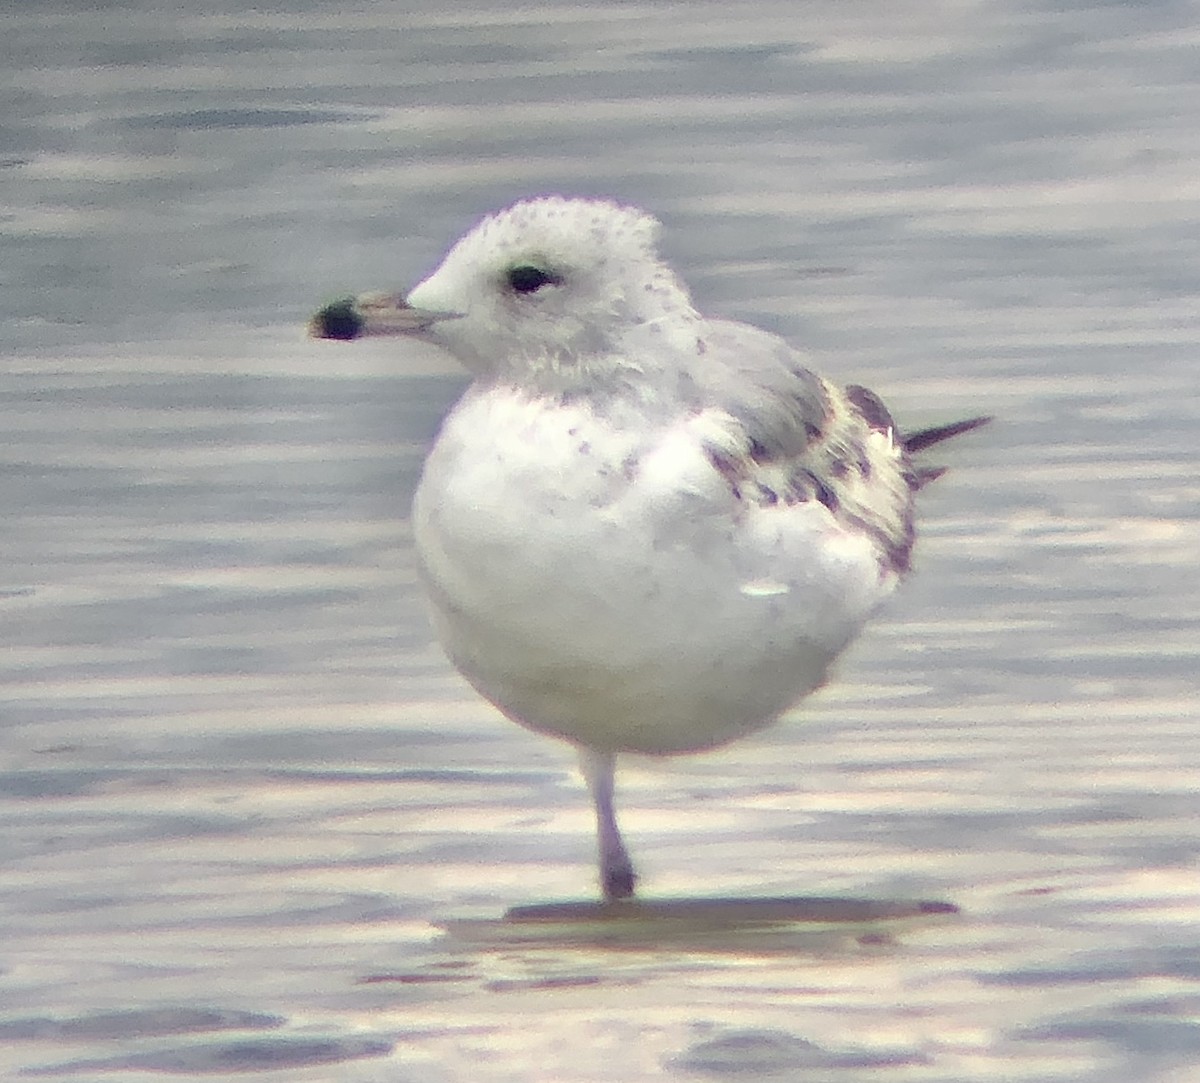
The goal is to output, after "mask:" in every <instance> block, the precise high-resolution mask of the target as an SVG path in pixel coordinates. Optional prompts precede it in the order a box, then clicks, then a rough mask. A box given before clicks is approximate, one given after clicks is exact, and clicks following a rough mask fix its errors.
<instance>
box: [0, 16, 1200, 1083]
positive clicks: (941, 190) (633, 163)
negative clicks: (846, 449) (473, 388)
mask: <svg viewBox="0 0 1200 1083" xmlns="http://www.w3.org/2000/svg"><path fill="white" fill-rule="evenodd" d="M0 29H2V31H3V32H2V33H0V54H2V55H3V64H2V66H0V287H2V289H0V327H2V328H3V344H2V345H0V349H2V350H3V357H4V365H3V373H2V375H0V425H2V429H0V433H2V435H0V508H2V509H3V514H2V516H0V552H3V553H4V555H5V562H4V575H3V581H2V582H0V613H2V619H0V645H2V647H3V650H2V651H0V672H2V673H3V678H4V680H3V684H2V686H0V757H2V762H0V811H2V818H0V862H2V865H0V867H2V869H3V874H2V877H0V937H2V942H0V1075H2V1076H3V1078H6V1079H7V1078H12V1079H24V1078H46V1079H71V1080H87V1081H96V1083H101V1081H104V1083H107V1081H114V1080H119V1081H122V1083H124V1081H136V1080H150V1079H162V1078H164V1077H168V1078H170V1077H175V1076H178V1077H182V1078H188V1079H195V1080H214V1081H215V1080H228V1079H236V1078H243V1077H245V1078H255V1079H279V1080H288V1081H291V1080H298V1081H313V1080H330V1081H334V1080H337V1081H342V1080H345V1081H351V1083H353V1081H370V1083H382V1081H385V1080H386V1081H389V1083H390V1081H399V1083H406V1081H449V1080H486V1081H493V1080H495V1081H501V1080H504V1081H508V1080H512V1081H518V1080H519V1081H528V1080H539V1081H540V1080H546V1081H556V1083H558V1081H599V1080H620V1081H624V1080H631V1081H637V1080H658V1079H674V1080H683V1081H688V1080H713V1079H716V1080H734V1079H745V1078H754V1079H785V1080H800V1081H818V1080H819V1081H826V1080H828V1081H832V1083H846V1081H856V1083H857V1081H860V1080H896V1081H904V1083H908V1081H920V1083H933V1081H938V1083H967V1081H971V1083H973V1081H976V1080H980V1081H982V1080H1005V1081H1009V1080H1022V1081H1023V1080H1038V1081H1043V1080H1044V1081H1067V1080H1072V1081H1074V1080H1087V1081H1104V1083H1141V1081H1150V1080H1152V1081H1163V1083H1182V1081H1191V1080H1200V883H1198V880H1197V865H1198V864H1200V860H1198V857H1200V819H1198V816H1197V811H1198V808H1197V767H1198V766H1200V739H1198V736H1197V713H1198V711H1197V701H1198V697H1197V661H1198V655H1200V636H1198V630H1200V629H1198V622H1197V611H1198V609H1200V586H1198V582H1200V576H1198V575H1197V563H1198V557H1200V524H1198V522H1197V519H1198V517H1200V482H1198V480H1197V458H1198V456H1197V452H1198V451H1200V407H1198V405H1197V384H1198V379H1197V375H1196V356H1197V353H1198V347H1200V327H1198V322H1197V314H1198V312H1200V307H1198V304H1197V298H1198V296H1200V180H1198V179H1197V178H1200V87H1198V86H1197V82H1198V76H1200V49H1198V45H1200V8H1198V6H1197V5H1196V4H1195V3H1182V2H1156V3H1145V4H1117V3H1083V2H1080V3H1049V2H1018V0H1002V2H997V3H989V4H980V3H968V2H964V0H944V2H938V0H930V2H922V3H918V4H911V5H909V4H898V5H884V4H878V3H863V2H856V0H838V2H833V0H816V2H813V3H805V4H789V3H781V2H779V3H765V2H764V3H759V2H751V3H746V4H740V5H735V4H729V3H725V4H709V3H694V4H669V3H642V4H637V3H616V2H609V3H597V4H591V5H586V6H583V5H562V6H552V5H537V4H530V5H513V4H500V3H494V2H475V3H459V4H433V5H421V6H417V5H409V4H404V3H395V4H388V3H381V2H370V3H361V2H360V3H350V4H343V5H334V6H330V5H325V4H321V5H318V4H304V3H279V4H260V5H251V4H239V3H233V2H224V3H215V2H200V3H197V4H191V5H188V6H187V7H186V9H185V8H184V7H183V6H182V5H169V4H164V3H161V2H146V3H131V2H127V3H120V2H115V3H107V4H81V3H46V4H39V5H32V4H31V5H7V6H6V7H5V9H4V11H3V12H2V13H0ZM549 191H562V192H568V193H577V194H603V195H610V196H615V197H618V198H620V199H623V200H627V201H631V202H634V203H638V204H640V205H643V206H646V207H648V208H649V209H651V210H653V211H654V212H655V213H656V214H658V215H659V216H660V217H662V218H663V219H664V222H665V223H666V233H665V242H664V244H665V249H666V251H667V253H668V255H669V256H670V258H671V259H672V260H673V261H674V262H675V264H676V265H677V267H678V268H679V269H680V270H681V272H682V273H683V274H684V276H685V277H686V278H687V279H688V281H689V282H690V283H691V284H692V286H693V287H694V290H695V293H696V296H697V299H698V301H699V303H700V304H701V307H702V308H704V309H705V310H707V311H710V312H713V313H716V314H720V315H724V316H731V317H738V318H743V319H748V320H751V321H753V322H756V323H759V324H762V325H764V326H768V327H771V328H772V329H775V330H778V331H780V332H782V333H785V334H787V335H789V336H790V337H791V338H793V339H794V341H796V342H797V343H799V344H802V345H804V346H805V348H807V349H809V350H810V351H811V352H812V354H813V357H814V364H815V365H816V367H818V368H820V369H821V370H822V371H824V372H826V373H828V374H830V375H833V376H835V377H837V378H839V379H843V380H845V381H856V382H862V383H865V384H867V385H868V386H871V387H873V388H874V389H876V390H877V391H878V392H879V393H880V394H882V395H883V396H884V397H885V398H886V399H887V401H888V402H889V404H890V405H891V406H892V408H893V411H894V413H895V414H896V415H897V416H898V417H899V418H900V419H902V421H903V422H904V423H906V424H909V425H920V424H926V423H934V422H937V421H942V420H947V419H950V418H954V417H958V416H960V415H965V414H971V413H978V412H981V411H984V412H990V413H994V414H995V415H996V416H997V421H996V423H995V424H994V425H993V426H992V427H991V428H990V429H988V430H987V431H985V432H984V433H981V434H979V435H977V436H974V437H971V438H969V439H965V440H963V441H961V442H960V443H959V444H958V446H955V447H953V448H949V447H948V448H947V449H946V450H945V452H944V454H943V455H942V456H941V457H942V460H943V461H945V462H947V463H949V464H950V465H951V466H952V471H951V473H949V474H948V475H947V477H946V478H945V479H944V480H943V481H941V482H939V484H938V485H937V486H934V487H932V488H931V489H929V490H928V491H927V493H926V494H925V495H924V496H923V506H922V511H923V529H924V535H923V541H922V544H921V548H920V552H919V559H918V567H917V572H916V574H915V575H914V577H913V578H912V580H911V582H910V583H909V584H908V585H907V587H906V588H905V589H904V590H903V591H902V592H901V594H900V595H899V596H898V597H897V598H896V599H895V601H894V602H893V604H892V605H891V606H890V607H889V608H888V610H887V611H886V612H885V613H884V614H883V615H882V616H881V617H880V618H879V619H878V620H877V621H876V622H875V623H874V624H873V625H872V627H871V629H870V630H869V631H868V632H867V634H866V635H864V637H863V638H862V640H861V641H860V642H859V643H858V644H857V645H856V646H855V648H854V649H853V650H852V651H851V652H850V654H849V655H848V656H847V657H846V659H845V660H844V662H843V664H842V666H841V668H840V673H839V677H838V679H837V681H836V682H834V683H833V684H832V685H831V686H830V687H829V688H828V689H827V690H825V691H824V692H822V693H821V694H820V695H819V696H817V697H814V698H813V699H812V700H811V701H809V702H808V703H807V704H806V705H804V706H803V708H802V709H801V710H799V711H798V712H796V715H795V717H794V718H793V719H791V720H789V721H788V722H787V723H785V724H784V725H782V726H780V727H778V728H776V729H774V730H772V731H770V732H769V733H766V734H763V735H761V736H759V737H756V738H754V739H752V740H748V741H745V742H742V743H740V744H737V745H734V746H732V747H730V748H728V749H725V750H723V751H721V752H719V753H714V754H711V755H707V756H703V757H693V758H685V759H679V760H673V761H671V762H669V763H665V764H660V763H655V762H647V761H632V762H631V763H629V764H628V765H626V768H625V770H624V772H623V775H622V778H621V792H620V799H621V805H622V808H623V815H624V822H625V826H626V832H627V834H628V836H629V840H630V843H631V845H632V847H633V848H634V851H635V855H636V857H637V858H638V860H639V861H640V864H641V867H642V871H643V874H644V888H645V891H646V893H647V895H649V896H652V897H656V898H660V897H675V896H685V897H690V896H700V897H703V896H714V895H736V894H777V895H791V894H805V893H812V894H846V895H850V896H855V897H868V898H871V897H879V898H886V897H891V896H898V895H899V896H904V895H908V896H920V897H927V898H939V899H948V900H953V901H954V902H956V903H957V904H959V905H960V906H961V907H962V908H963V916H962V917H961V918H960V919H958V920H957V921H952V922H943V923H937V922H931V923H929V924H928V925H927V926H923V925H917V926H916V927H914V928H911V929H908V928H906V929H904V930H901V931H898V932H897V935H896V936H895V937H894V939H893V941H892V942H888V941H887V940H886V939H883V940H879V939H878V938H875V937H867V938H857V937H855V936H854V935H849V934H848V935H846V936H845V937H839V936H838V935H836V934H834V935H832V936H831V937H829V938H825V939H821V938H817V939H814V940H813V942H812V943H811V944H809V945H808V946H807V947H805V946H803V945H801V946H800V947H796V946H795V945H785V944H783V943H782V942H773V941H771V940H770V939H768V940H766V941H764V942H763V943H761V944H759V945H757V946H756V947H754V948H752V949H747V948H746V947H745V946H744V945H741V946H739V945H738V944H736V943H733V942H730V943H720V942H718V943H715V944H708V945H707V946H704V947H697V946H695V945H691V946H683V947H678V946H675V947H672V946H670V945H666V946H663V947H660V948H656V947H655V946H654V945H653V944H647V945H642V946H641V947H640V948H638V949H636V950H626V951H614V950H609V949H603V948H595V947H592V948H588V947H586V946H583V945H580V944H574V943H572V942H570V940H569V939H567V940H564V941H563V942H561V943H556V942H555V941H554V939H553V937H550V938H548V940H547V942H544V943H536V942H535V943H532V944H517V945H513V944H511V943H505V942H503V940H502V939H500V940H498V941H497V942H489V941H488V938H487V936H486V935H485V936H483V938H482V939H478V938H477V939H476V940H469V939H464V938H462V937H457V938H456V937H455V936H454V935H452V934H449V935H448V934H447V933H446V932H445V931H444V929H443V926H444V925H445V923H447V922H452V921H453V920H454V919H456V918H462V917H472V916H473V917H479V918H497V917H499V915H500V914H501V913H502V912H503V911H504V909H505V908H506V907H508V906H510V905H516V904H523V903H530V902H541V901H546V900H551V899H570V898H586V897H588V896H589V895H590V894H591V893H592V892H593V891H594V883H593V877H594V873H593V869H592V845H593V843H592V837H591V821H590V813H589V810H588V807H587V803H586V799H585V797H584V794H583V791H582V788H581V785H580V782H579V779H578V777H577V776H576V774H575V772H574V767H573V762H572V757H571V755H570V752H569V750H568V749H566V748H565V747H563V746H560V745H558V744H556V743H554V742H551V741H548V740H545V739H540V738H537V737H535V736H533V735H531V734H527V733H525V732H524V731H521V730H519V729H517V728H516V727H514V726H512V725H510V724H509V723H507V722H505V721H504V720H502V719H500V718H499V717H498V715H496V713H495V712H494V711H492V710H491V709H490V708H489V707H487V706H486V705H485V704H483V703H481V702H480V701H479V700H478V699H477V698H476V697H474V696H473V694H472V693H471V692H470V690H469V689H468V688H467V687H466V686H465V685H464V684H463V682H462V681H461V680H460V679H459V678H458V677H457V676H456V675H454V674H453V672H452V671H451V670H450V669H449V668H448V666H447V664H446V663H445V662H444V660H443V659H442V656H441V654H440V652H439V651H438V649H437V647H436V645H435V644H434V643H433V642H432V641H431V639H430V634H429V631H428V628H427V625H426V623H425V620H424V616H423V612H422V608H421V602H420V597H419V593H418V591H417V587H416V584H415V580H414V573H413V557H412V550H411V545H410V537H409V529H408V522H407V506H408V500H409V496H410V494H411V490H412V487H413V485H414V482H415V478H416V476H417V472H418V470H419V464H420V461H421V457H422V453H423V449H424V448H425V447H426V446H427V445H428V442H429V440H430V439H431V437H432V435H433V433H434V432H435V431H436V426H437V423H438V418H439V416H440V415H441V414H442V412H443V411H444V410H445V409H446V407H447V406H448V404H449V403H450V402H452V401H453V399H454V397H455V396H456V394H457V393H458V391H459V390H460V388H461V386H462V378H461V376H460V375H457V374H456V373H454V371H453V369H452V367H451V366H449V365H448V364H447V363H446V362H445V361H444V359H441V358H439V357H438V356H437V355H436V354H435V353H434V352H433V351H430V350H426V349H422V348H420V347H415V346H411V345H409V344H403V343H401V344H397V343H382V344H381V343H364V344H355V345H353V346H348V347H342V346H340V345H333V344H326V343H314V342H310V341H307V340H306V339H305V338H304V334H303V325H304V321H305V319H306V318H307V316H308V314H309V313H310V312H311V311H312V310H313V309H314V308H315V307H316V306H317V305H318V304H320V303H322V302H323V301H325V300H327V299H329V298H330V297H335V296H338V295H341V294H344V293H346V292H354V291H357V290H362V289H369V288H378V287H392V288H400V287H404V286H406V285H408V284H410V283H412V282H414V281H415V280H416V279H417V278H419V277H420V276H421V275H423V274H424V273H425V272H426V271H427V270H428V269H429V268H430V267H431V266H432V265H433V264H434V263H436V261H437V259H438V258H439V256H440V255H441V253H442V252H443V251H444V249H445V247H446V246H447V245H448V243H449V242H450V241H451V240H453V239H454V238H455V237H456V236H458V235H459V234H460V233H461V232H462V231H463V230H464V229H466V228H467V227H468V226H469V225H470V224H471V222H472V221H473V220H474V219H475V218H476V217H477V216H478V215H479V214H480V213H482V212H484V211H487V210H490V209H495V208H497V207H500V206H503V205H504V204H506V203H507V202H509V201H511V200H512V199H513V198H515V197H517V196H520V195H526V194H532V193H539V192H549ZM485 928H487V926H485Z"/></svg>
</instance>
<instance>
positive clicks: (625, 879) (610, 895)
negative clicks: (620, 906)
mask: <svg viewBox="0 0 1200 1083" xmlns="http://www.w3.org/2000/svg"><path fill="white" fill-rule="evenodd" d="M601 875H602V876H603V878H604V885H603V886H604V898H605V901H606V902H617V901H618V900H620V899H630V898H632V897H633V889H634V885H636V884H637V873H635V872H634V871H633V866H632V865H629V864H624V865H617V866H615V867H613V868H607V869H605V870H604V871H603V872H602V874H601Z"/></svg>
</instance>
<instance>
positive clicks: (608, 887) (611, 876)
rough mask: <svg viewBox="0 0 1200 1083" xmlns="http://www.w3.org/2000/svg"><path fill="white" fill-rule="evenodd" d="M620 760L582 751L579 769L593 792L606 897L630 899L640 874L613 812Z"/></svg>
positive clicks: (580, 751)
mask: <svg viewBox="0 0 1200 1083" xmlns="http://www.w3.org/2000/svg"><path fill="white" fill-rule="evenodd" d="M616 759H617V758H616V756H614V755H613V753H611V752H597V751H595V750H594V749H591V748H581V749H580V750H579V766H580V767H581V768H582V770H583V777H584V778H585V779H586V780H587V784H588V789H589V790H591V791H592V804H594V805H595V806H596V838H597V841H598V843H599V849H600V883H601V885H602V886H603V888H604V897H605V898H606V899H608V900H612V899H628V898H629V897H630V896H631V895H632V894H633V885H634V884H635V883H636V882H637V874H636V873H634V871H633V863H632V862H631V861H630V860H629V853H628V851H627V850H626V849H625V843H624V842H622V841H621V832H620V830H618V828H617V815H616V811H615V810H614V809H613V775H614V773H615V771H616Z"/></svg>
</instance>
